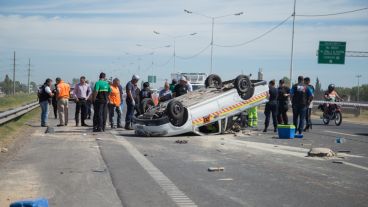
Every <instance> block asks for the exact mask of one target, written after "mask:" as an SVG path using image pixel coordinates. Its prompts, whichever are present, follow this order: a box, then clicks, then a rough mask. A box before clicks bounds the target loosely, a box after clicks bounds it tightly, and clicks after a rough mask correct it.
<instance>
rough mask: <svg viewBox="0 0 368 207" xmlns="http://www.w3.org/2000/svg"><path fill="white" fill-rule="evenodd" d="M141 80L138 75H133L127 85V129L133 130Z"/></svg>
mask: <svg viewBox="0 0 368 207" xmlns="http://www.w3.org/2000/svg"><path fill="white" fill-rule="evenodd" d="M138 81H139V76H138V75H133V76H132V80H130V81H129V82H128V83H127V84H126V87H125V90H126V104H127V112H126V116H125V129H126V130H132V129H133V128H132V126H131V124H132V121H133V116H134V109H135V106H136V104H138V103H136V100H137V98H138V93H137V92H138V91H137V89H138V86H137V83H138Z"/></svg>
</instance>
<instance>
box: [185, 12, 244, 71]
mask: <svg viewBox="0 0 368 207" xmlns="http://www.w3.org/2000/svg"><path fill="white" fill-rule="evenodd" d="M184 12H185V13H187V14H196V15H198V16H202V17H205V18H209V19H211V20H212V34H211V65H210V74H212V71H213V44H214V41H213V33H214V27H215V19H220V18H224V17H229V16H240V15H242V14H244V12H237V13H234V14H228V15H223V16H207V15H205V14H201V13H198V12H193V11H189V10H187V9H184Z"/></svg>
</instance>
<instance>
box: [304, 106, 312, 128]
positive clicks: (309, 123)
mask: <svg viewBox="0 0 368 207" xmlns="http://www.w3.org/2000/svg"><path fill="white" fill-rule="evenodd" d="M311 114H312V109H311V108H307V112H306V114H305V124H306V125H305V128H306V129H312V119H311Z"/></svg>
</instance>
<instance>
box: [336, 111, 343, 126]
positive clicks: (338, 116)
mask: <svg viewBox="0 0 368 207" xmlns="http://www.w3.org/2000/svg"><path fill="white" fill-rule="evenodd" d="M341 123H342V115H341V112H340V111H336V113H335V124H336V126H340V125H341Z"/></svg>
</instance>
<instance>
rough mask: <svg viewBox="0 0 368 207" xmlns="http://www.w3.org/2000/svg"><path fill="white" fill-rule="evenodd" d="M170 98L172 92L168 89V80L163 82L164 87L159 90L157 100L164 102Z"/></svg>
mask: <svg viewBox="0 0 368 207" xmlns="http://www.w3.org/2000/svg"><path fill="white" fill-rule="evenodd" d="M170 99H172V92H171V90H170V85H169V83H168V82H165V85H164V89H162V90H161V91H160V94H159V101H160V102H165V101H168V100H170Z"/></svg>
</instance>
